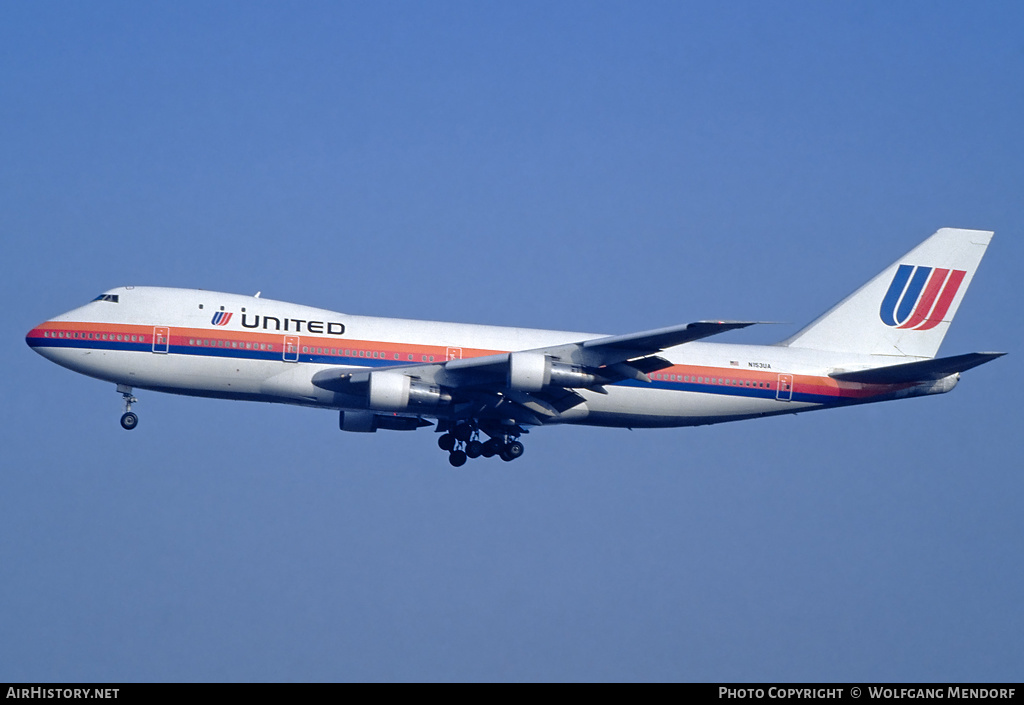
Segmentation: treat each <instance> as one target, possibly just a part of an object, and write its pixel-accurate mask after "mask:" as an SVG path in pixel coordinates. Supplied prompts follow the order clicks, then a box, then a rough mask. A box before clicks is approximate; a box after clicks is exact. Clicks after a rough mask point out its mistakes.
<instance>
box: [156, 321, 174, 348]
mask: <svg viewBox="0 0 1024 705" xmlns="http://www.w3.org/2000/svg"><path fill="white" fill-rule="evenodd" d="M170 346H171V329H170V328H162V327H160V326H157V327H155V328H153V352H155V353H166V352H167V351H168V350H170Z"/></svg>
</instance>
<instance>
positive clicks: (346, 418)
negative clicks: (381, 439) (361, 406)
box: [338, 411, 377, 433]
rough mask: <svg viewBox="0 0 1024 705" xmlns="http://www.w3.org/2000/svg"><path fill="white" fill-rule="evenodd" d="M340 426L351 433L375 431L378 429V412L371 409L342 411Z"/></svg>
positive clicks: (339, 419)
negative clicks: (375, 412) (376, 421)
mask: <svg viewBox="0 0 1024 705" xmlns="http://www.w3.org/2000/svg"><path fill="white" fill-rule="evenodd" d="M339 414H340V415H339V417H338V428H340V429H341V430H342V431H349V432H351V433H373V432H375V431H376V430H377V424H376V423H375V420H376V416H377V415H376V414H374V413H373V412H371V411H341V412H339Z"/></svg>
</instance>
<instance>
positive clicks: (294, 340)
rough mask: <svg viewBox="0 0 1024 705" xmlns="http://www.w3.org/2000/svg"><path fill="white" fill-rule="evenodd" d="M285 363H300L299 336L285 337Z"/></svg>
mask: <svg viewBox="0 0 1024 705" xmlns="http://www.w3.org/2000/svg"><path fill="white" fill-rule="evenodd" d="M284 361H285V362H298V361H299V336H297V335H286V336H285V337H284Z"/></svg>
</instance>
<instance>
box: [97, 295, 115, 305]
mask: <svg viewBox="0 0 1024 705" xmlns="http://www.w3.org/2000/svg"><path fill="white" fill-rule="evenodd" d="M93 301H109V302H110V303H112V304H116V303H117V294H100V295H99V296H97V297H96V298H95V299H93Z"/></svg>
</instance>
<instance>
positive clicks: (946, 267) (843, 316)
mask: <svg viewBox="0 0 1024 705" xmlns="http://www.w3.org/2000/svg"><path fill="white" fill-rule="evenodd" d="M991 239H992V233H991V232H988V231H984V230H959V229H956V228H943V229H942V230H939V231H938V232H937V233H935V234H934V235H932V236H931V237H930V238H928V239H927V240H925V241H924V242H922V243H921V244H920V245H918V246H917V247H915V248H914V249H913V250H911V251H910V252H908V253H907V254H906V255H904V256H903V257H901V258H899V259H898V260H896V262H894V263H893V264H892V265H890V266H889V267H887V268H886V269H885V270H883V271H882V273H881V274H879V275H878V276H876V277H875V278H874V279H872V280H871V281H869V282H868V283H867V284H865V285H864V286H862V287H861V288H859V289H857V291H855V292H853V293H852V294H850V295H849V296H847V297H846V298H845V299H843V300H842V301H840V302H839V303H838V304H837V305H836V306H835V307H833V308H832V309H831V310H830V311H828V312H827V313H826V314H825V315H823V316H821V317H820V318H818V319H817V320H815V321H814V322H813V323H811V324H810V325H809V326H807V327H806V328H804V329H803V330H801V331H800V332H799V333H797V334H796V335H794V336H793V337H792V338H790V339H789V340H786V341H784V342H783V343H782V344H783V345H788V346H791V347H795V348H812V349H814V350H830V351H836V352H849V353H864V354H871V355H898V356H903V357H928V358H930V357H935V354H936V353H937V352H938V350H939V346H940V345H941V344H942V339H943V338H944V337H946V331H947V330H949V324H950V323H951V322H952V320H953V316H955V315H956V310H957V309H958V308H959V307H960V301H961V300H963V297H964V294H965V293H966V292H967V287H968V286H970V284H971V279H973V278H974V273H975V271H977V269H978V264H980V263H981V258H982V256H983V255H984V254H985V249H986V248H987V247H988V243H989V241H990V240H991Z"/></svg>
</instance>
